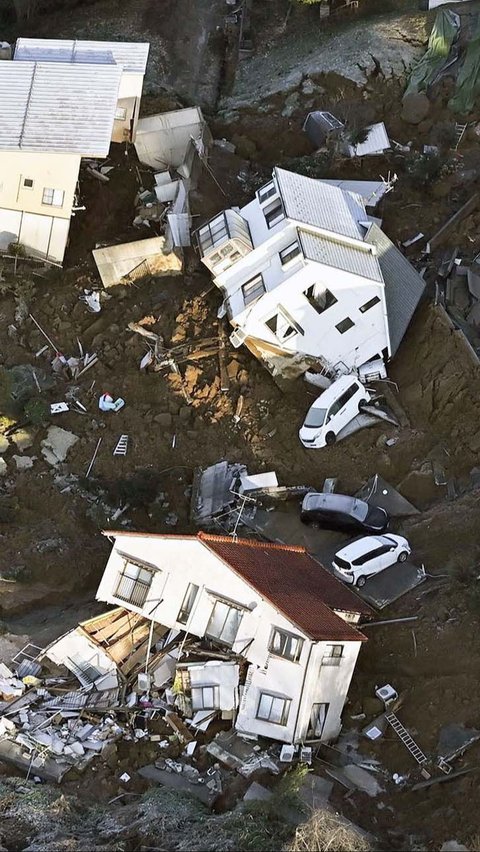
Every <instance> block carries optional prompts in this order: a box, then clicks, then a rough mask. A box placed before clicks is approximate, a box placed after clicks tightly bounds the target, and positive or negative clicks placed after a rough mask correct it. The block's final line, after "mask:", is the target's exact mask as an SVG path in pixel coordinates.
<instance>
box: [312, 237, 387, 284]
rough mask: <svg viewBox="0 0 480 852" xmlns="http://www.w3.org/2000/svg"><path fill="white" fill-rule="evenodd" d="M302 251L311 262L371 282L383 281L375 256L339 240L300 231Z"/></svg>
mask: <svg viewBox="0 0 480 852" xmlns="http://www.w3.org/2000/svg"><path fill="white" fill-rule="evenodd" d="M298 233H299V236H300V242H301V244H302V251H303V254H304V255H305V257H306V258H308V259H309V260H316V261H317V262H318V263H324V264H325V265H326V266H333V267H335V269H344V270H345V272H352V273H353V274H354V275H361V276H362V277H363V278H368V279H369V280H370V281H383V276H382V272H381V269H380V264H379V262H378V259H377V257H376V255H375V254H373V253H372V252H371V251H369V250H366V249H361V248H359V247H357V246H352V245H345V243H341V242H338V241H337V240H330V239H327V238H326V237H322V236H319V235H318V234H312V233H311V232H310V231H302V230H301V229H299V230H298Z"/></svg>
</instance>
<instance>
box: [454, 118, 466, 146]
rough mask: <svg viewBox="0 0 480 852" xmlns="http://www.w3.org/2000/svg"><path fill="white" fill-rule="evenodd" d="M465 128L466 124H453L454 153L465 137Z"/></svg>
mask: <svg viewBox="0 0 480 852" xmlns="http://www.w3.org/2000/svg"><path fill="white" fill-rule="evenodd" d="M467 127H468V124H458V122H456V123H455V148H454V149H453V150H454V151H458V146H459V145H460V142H461V141H462V139H463V137H464V136H465V131H466V129H467Z"/></svg>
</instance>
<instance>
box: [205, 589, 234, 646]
mask: <svg viewBox="0 0 480 852" xmlns="http://www.w3.org/2000/svg"><path fill="white" fill-rule="evenodd" d="M242 616H243V610H242V608H241V607H237V606H233V605H232V604H230V603H227V602H226V601H222V600H216V601H215V603H214V606H213V610H212V614H211V616H210V620H209V622H208V625H207V629H206V631H205V635H206V636H208V637H209V638H210V639H216V640H217V641H218V642H223V643H224V644H225V645H233V643H234V642H235V639H236V636H237V633H238V628H239V627H240V622H241V620H242Z"/></svg>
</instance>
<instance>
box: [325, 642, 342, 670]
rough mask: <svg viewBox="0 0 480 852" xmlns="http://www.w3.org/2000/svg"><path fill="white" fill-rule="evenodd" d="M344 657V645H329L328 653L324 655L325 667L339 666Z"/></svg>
mask: <svg viewBox="0 0 480 852" xmlns="http://www.w3.org/2000/svg"><path fill="white" fill-rule="evenodd" d="M342 657H343V645H327V650H326V653H325V654H324V655H323V659H322V664H323V665H324V666H339V665H340V663H341V661H342Z"/></svg>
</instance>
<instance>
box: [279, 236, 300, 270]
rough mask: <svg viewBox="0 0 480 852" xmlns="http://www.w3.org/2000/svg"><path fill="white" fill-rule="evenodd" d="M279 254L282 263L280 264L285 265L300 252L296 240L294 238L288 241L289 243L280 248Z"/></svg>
mask: <svg viewBox="0 0 480 852" xmlns="http://www.w3.org/2000/svg"><path fill="white" fill-rule="evenodd" d="M279 254H280V263H281V264H282V266H286V265H287V263H290V261H291V260H294V259H295V258H296V257H298V255H299V254H300V246H299V244H298V240H295V242H293V243H290V245H289V246H287V247H286V248H284V249H282V251H281V252H279Z"/></svg>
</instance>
